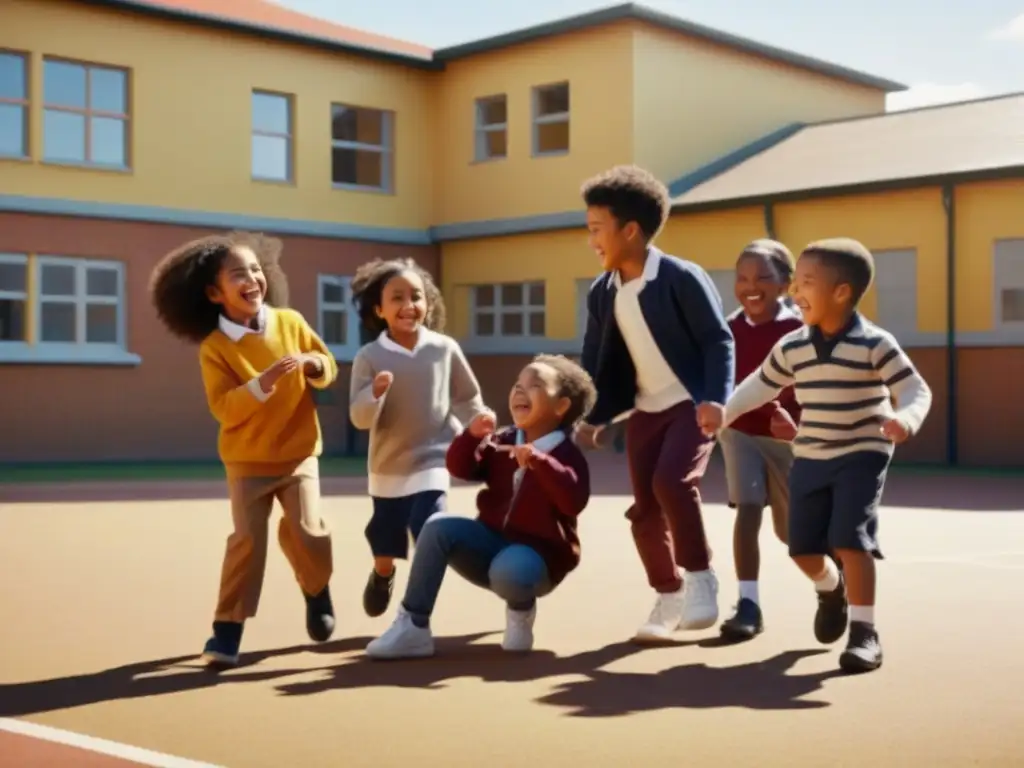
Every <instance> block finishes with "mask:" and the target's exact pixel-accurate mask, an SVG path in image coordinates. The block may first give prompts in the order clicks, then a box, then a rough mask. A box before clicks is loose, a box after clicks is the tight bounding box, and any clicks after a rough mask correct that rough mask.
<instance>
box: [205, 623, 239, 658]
mask: <svg viewBox="0 0 1024 768" xmlns="http://www.w3.org/2000/svg"><path fill="white" fill-rule="evenodd" d="M242 627H243V625H242V624H241V623H239V622H237V621H215V622H213V637H211V638H210V639H209V640H207V641H206V645H204V646H203V654H202V659H203V661H205V662H207V663H208V664H211V665H215V666H220V667H233V666H235V665H236V664H238V649H239V648H240V647H241V645H242Z"/></svg>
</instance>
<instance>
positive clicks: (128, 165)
mask: <svg viewBox="0 0 1024 768" xmlns="http://www.w3.org/2000/svg"><path fill="white" fill-rule="evenodd" d="M42 61H43V66H42V73H41V77H42V136H43V146H42V161H43V162H44V163H47V164H49V165H70V166H79V167H82V168H90V169H96V170H108V171H130V170H132V133H133V132H132V98H131V96H132V72H131V70H130V69H129V68H127V67H122V66H118V65H115V64H100V63H99V62H90V61H81V60H78V59H67V58H64V57H62V56H45V55H44V56H43V59H42ZM50 62H53V63H55V64H66V65H68V66H72V67H80V68H81V69H83V70H84V71H85V94H84V100H85V107H73V106H69V105H67V104H50V103H49V102H47V100H46V65H47V63H50ZM93 70H108V71H110V72H119V73H121V74H122V75H124V108H125V111H124V113H123V114H121V113H117V112H107V111H106V110H97V109H93V107H92V77H91V72H92V71H93ZM50 112H60V113H62V114H71V115H79V116H81V117H82V118H83V119H84V129H83V130H84V133H83V135H82V142H83V149H84V159H83V160H71V159H67V158H58V157H49V156H47V150H46V115H47V114H48V113H50ZM93 118H101V119H105V120H118V121H120V122H121V124H122V126H123V129H124V159H123V161H122V162H121V163H101V162H97V161H95V160H92V159H91V155H92V146H91V144H92V142H91V138H92V120H93Z"/></svg>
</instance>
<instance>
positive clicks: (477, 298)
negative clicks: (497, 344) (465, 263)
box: [472, 282, 545, 337]
mask: <svg viewBox="0 0 1024 768" xmlns="http://www.w3.org/2000/svg"><path fill="white" fill-rule="evenodd" d="M472 300H473V311H472V320H473V327H472V335H473V336H477V337H509V336H526V337H538V336H544V334H545V327H544V325H545V323H544V283H542V282H537V283H502V284H499V285H476V286H473V293H472Z"/></svg>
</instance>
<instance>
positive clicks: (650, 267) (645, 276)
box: [612, 245, 661, 288]
mask: <svg viewBox="0 0 1024 768" xmlns="http://www.w3.org/2000/svg"><path fill="white" fill-rule="evenodd" d="M660 265H661V251H659V250H658V249H657V248H655V247H654V246H653V245H649V246H647V259H646V261H644V271H643V272H642V273H641V274H640V278H639V280H640V287H641V288H643V287H644V285H646V284H647V283H649V282H651V280H653V279H654V278H656V277H657V276H658V267H659V266H660ZM612 285H614V286H615V287H616V288H621V287H622V277H620V276H619V270H615V271H614V272H613V273H612Z"/></svg>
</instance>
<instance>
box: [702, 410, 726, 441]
mask: <svg viewBox="0 0 1024 768" xmlns="http://www.w3.org/2000/svg"><path fill="white" fill-rule="evenodd" d="M724 422H725V406H723V405H722V404H721V403H712V402H706V403H701V404H700V405H698V406H697V424H698V425H699V426H700V429H701V431H702V432H703V433H704V434H705V435H707V436H708V437H714V436H715V435H716V434H718V430H720V429H721V428H722V424H723V423H724Z"/></svg>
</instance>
